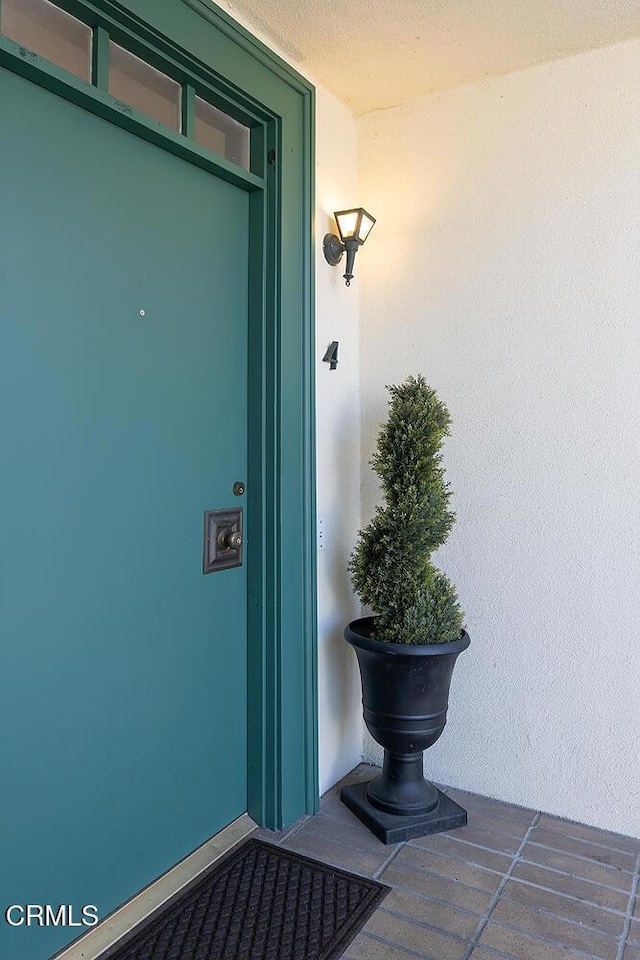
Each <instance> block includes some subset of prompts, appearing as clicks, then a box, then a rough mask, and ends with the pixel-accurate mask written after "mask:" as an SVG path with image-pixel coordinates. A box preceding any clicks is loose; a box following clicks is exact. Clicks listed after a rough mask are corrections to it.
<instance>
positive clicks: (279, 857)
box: [104, 840, 389, 960]
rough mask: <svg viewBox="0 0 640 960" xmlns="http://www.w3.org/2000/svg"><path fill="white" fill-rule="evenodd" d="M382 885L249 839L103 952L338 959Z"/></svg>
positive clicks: (172, 958) (117, 957) (116, 957)
mask: <svg viewBox="0 0 640 960" xmlns="http://www.w3.org/2000/svg"><path fill="white" fill-rule="evenodd" d="M388 892H389V888H388V887H385V886H384V885H383V884H381V883H376V881H375V880H367V879H365V878H363V877H358V876H355V875H354V874H352V873H347V872H346V871H345V870H338V869H336V868H335V867H330V866H327V865H326V864H324V863H319V862H318V861H317V860H309V859H308V858H307V857H302V856H300V855H299V854H297V853H292V852H291V851H289V850H283V849H282V848H281V847H276V846H273V844H270V843H263V842H262V841H261V840H248V841H247V842H246V843H244V844H242V845H241V846H240V847H238V848H237V849H236V850H234V851H233V852H232V853H230V854H229V856H227V857H225V858H224V860H222V861H221V862H220V863H217V864H214V866H213V867H211V869H210V870H208V871H207V873H206V875H205V876H204V877H200V878H198V879H197V880H196V881H194V883H193V884H191V885H190V886H189V887H188V888H187V889H186V890H184V891H181V892H180V893H179V894H177V895H176V897H175V898H174V899H173V900H171V901H170V903H169V904H165V905H164V906H162V907H160V908H159V909H158V910H157V911H155V912H154V913H153V914H151V916H150V917H149V919H148V920H146V921H145V922H144V925H143V928H142V929H141V928H137V929H136V930H135V931H134V932H133V933H131V934H129V935H128V936H127V937H126V940H125V941H120V942H119V943H118V944H116V945H115V946H114V947H113V948H112V950H111V951H109V952H108V953H107V954H106V955H105V957H104V960H337V958H338V957H341V956H342V954H343V953H344V951H345V950H346V948H347V946H348V945H349V944H350V943H351V941H352V940H353V938H354V937H355V936H356V934H357V933H358V931H359V930H360V929H361V927H362V926H364V924H365V923H366V921H367V920H368V918H369V917H370V916H371V914H372V913H373V911H374V910H375V909H376V907H377V906H378V904H379V903H381V902H382V900H384V898H385V897H386V895H387V893H388Z"/></svg>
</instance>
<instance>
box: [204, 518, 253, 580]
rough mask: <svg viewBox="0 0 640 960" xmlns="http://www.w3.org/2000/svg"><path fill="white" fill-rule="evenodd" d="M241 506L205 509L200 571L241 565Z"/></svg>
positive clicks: (211, 571) (208, 571)
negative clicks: (226, 508) (224, 508)
mask: <svg viewBox="0 0 640 960" xmlns="http://www.w3.org/2000/svg"><path fill="white" fill-rule="evenodd" d="M243 541H244V536H243V533H242V507H234V508H229V509H228V510H207V511H206V513H205V515H204V548H203V559H202V572H203V573H215V572H216V571H217V570H227V569H228V568H229V567H240V566H241V565H242V547H243Z"/></svg>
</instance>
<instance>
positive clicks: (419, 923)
mask: <svg viewBox="0 0 640 960" xmlns="http://www.w3.org/2000/svg"><path fill="white" fill-rule="evenodd" d="M378 912H379V913H387V914H388V915H389V916H390V917H396V919H398V920H402V921H404V923H408V924H409V925H412V924H413V926H414V927H420V929H421V930H426V931H430V932H431V933H441V934H443V935H444V936H445V937H451V939H453V940H462V941H463V942H464V943H466V942H467V941H468V939H469V937H465V936H464V935H463V934H462V933H454V931H453V930H445V928H444V927H438V926H437V925H436V924H435V923H426V922H425V921H424V920H417V919H416V917H410V916H408V915H407V914H406V913H399V912H398V911H397V910H390V909H389V907H385V905H384V901H383V902H382V903H381V904H380V906H379V907H378ZM472 916H474V914H472Z"/></svg>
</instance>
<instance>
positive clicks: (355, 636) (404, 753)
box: [341, 617, 470, 843]
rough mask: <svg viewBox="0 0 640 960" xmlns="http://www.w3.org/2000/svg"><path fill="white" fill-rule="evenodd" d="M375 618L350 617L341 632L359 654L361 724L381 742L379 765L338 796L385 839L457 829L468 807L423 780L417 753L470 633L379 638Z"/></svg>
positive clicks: (432, 732)
mask: <svg viewBox="0 0 640 960" xmlns="http://www.w3.org/2000/svg"><path fill="white" fill-rule="evenodd" d="M374 622H375V618H374V617H362V618H361V619H359V620H353V621H352V622H351V623H350V624H349V626H348V627H346V628H345V631H344V637H345V640H347V642H348V643H350V644H351V646H352V647H353V648H354V650H355V652H356V654H357V657H358V666H359V667H360V677H361V679H362V705H363V711H364V722H365V723H366V725H367V729H368V730H369V733H370V734H371V736H372V737H373V738H374V740H376V741H377V742H378V743H379V744H380V745H381V746H382V747H384V764H383V769H382V774H381V776H379V777H376V779H375V780H371V781H370V782H368V783H356V784H352V785H351V786H348V787H344V788H343V790H342V793H341V799H342V801H343V803H344V804H346V806H347V807H348V808H349V809H350V810H351V811H352V812H353V813H355V815H356V816H357V817H358V818H359V819H360V820H362V822H363V823H364V824H365V825H366V826H367V827H368V828H369V829H370V830H371V831H372V833H374V834H375V835H376V836H377V837H378V839H380V840H382V841H383V842H384V843H396V842H398V841H400V840H409V839H411V838H412V837H423V836H426V835H427V834H430V833H440V832H441V831H443V830H453V829H454V828H455V827H463V826H464V825H465V824H466V822H467V814H466V811H465V810H463V809H462V807H460V806H459V805H458V804H457V803H454V801H453V800H451V799H450V798H449V797H447V796H446V794H444V793H442V792H441V791H440V790H438V789H437V788H436V787H434V786H433V784H431V783H429V782H428V781H427V780H425V779H424V776H423V772H422V754H423V751H424V750H426V749H427V747H430V746H432V744H434V743H435V742H436V740H437V739H438V737H439V736H440V734H441V733H442V731H443V729H444V725H445V723H446V720H447V706H448V702H449V687H450V684H451V675H452V673H453V668H454V665H455V662H456V659H457V658H458V656H459V655H460V654H461V653H462V651H463V650H466V649H467V647H468V646H469V643H470V640H469V635H468V633H466V631H463V633H462V635H461V637H460V639H459V640H454V641H453V642H452V643H432V644H404V643H402V644H397V643H382V642H381V641H379V640H372V639H371V634H372V632H373V625H374Z"/></svg>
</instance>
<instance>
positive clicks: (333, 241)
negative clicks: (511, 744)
mask: <svg viewBox="0 0 640 960" xmlns="http://www.w3.org/2000/svg"><path fill="white" fill-rule="evenodd" d="M322 250H323V252H324V258H325V260H326V261H327V263H330V264H331V266H332V267H337V265H338V264H339V263H340V261H341V260H342V255H343V253H344V251H345V250H346V247H345V245H344V243H343V242H342V240H341V239H340V237H337V236H336V235H335V233H325V235H324V240H323V241H322Z"/></svg>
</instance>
